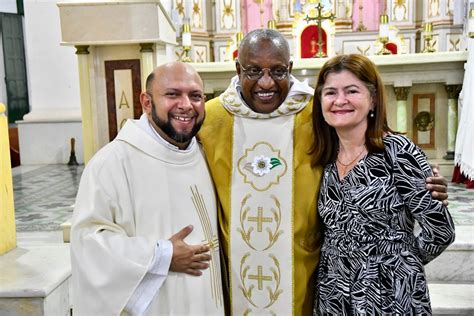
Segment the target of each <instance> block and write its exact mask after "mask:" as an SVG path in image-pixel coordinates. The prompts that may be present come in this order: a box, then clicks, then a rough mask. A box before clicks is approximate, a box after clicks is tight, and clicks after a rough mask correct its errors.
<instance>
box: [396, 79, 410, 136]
mask: <svg viewBox="0 0 474 316" xmlns="http://www.w3.org/2000/svg"><path fill="white" fill-rule="evenodd" d="M393 90H394V91H395V96H396V98H397V128H396V130H397V132H401V133H407V132H408V101H407V99H408V92H410V87H393Z"/></svg>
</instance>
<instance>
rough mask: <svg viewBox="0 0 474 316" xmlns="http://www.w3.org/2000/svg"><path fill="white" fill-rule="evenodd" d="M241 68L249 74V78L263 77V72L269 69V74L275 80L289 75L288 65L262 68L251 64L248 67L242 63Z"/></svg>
mask: <svg viewBox="0 0 474 316" xmlns="http://www.w3.org/2000/svg"><path fill="white" fill-rule="evenodd" d="M240 68H241V69H242V71H243V72H244V74H245V75H246V76H247V78H248V79H249V80H258V79H260V78H262V77H263V72H264V71H265V70H268V74H269V75H270V77H272V78H273V80H276V81H280V80H283V79H285V78H286V77H287V76H288V67H284V66H275V67H273V68H260V67H255V66H250V67H248V68H244V66H242V65H240Z"/></svg>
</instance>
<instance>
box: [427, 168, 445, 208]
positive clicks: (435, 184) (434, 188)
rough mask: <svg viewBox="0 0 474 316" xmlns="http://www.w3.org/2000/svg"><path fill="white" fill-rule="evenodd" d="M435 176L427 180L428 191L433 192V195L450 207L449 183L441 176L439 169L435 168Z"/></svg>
mask: <svg viewBox="0 0 474 316" xmlns="http://www.w3.org/2000/svg"><path fill="white" fill-rule="evenodd" d="M432 168H433V176H432V177H428V178H426V189H428V190H430V191H431V195H432V196H433V197H434V198H435V199H437V200H439V201H442V202H443V205H445V206H448V181H447V180H446V178H445V177H443V176H442V175H440V174H439V168H438V167H437V166H433V167H432Z"/></svg>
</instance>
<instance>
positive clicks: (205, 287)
mask: <svg viewBox="0 0 474 316" xmlns="http://www.w3.org/2000/svg"><path fill="white" fill-rule="evenodd" d="M190 224H191V225H193V226H194V230H193V231H192V232H191V234H190V235H189V236H188V237H186V239H185V242H186V243H188V244H193V245H194V244H201V243H207V244H209V245H210V246H211V252H210V253H211V256H212V260H211V261H210V267H209V268H208V269H206V270H203V275H202V276H199V277H196V276H191V275H188V274H184V273H175V272H171V271H168V270H167V269H166V271H155V270H154V269H153V267H154V266H159V262H158V263H157V262H154V256H155V250H156V245H157V241H158V240H166V239H169V238H170V237H171V236H173V235H174V234H175V233H177V232H178V231H179V230H181V229H182V228H183V227H185V226H187V225H190ZM217 234H218V231H217V215H216V202H215V192H214V188H213V184H212V180H211V178H210V175H209V172H208V169H207V165H206V162H205V160H204V156H203V153H202V151H201V148H200V146H199V145H198V144H197V143H195V144H194V145H193V146H190V148H188V150H185V151H180V150H178V149H172V148H171V147H170V146H166V145H165V144H163V142H158V141H157V140H156V139H154V138H153V137H151V136H150V135H149V134H147V133H146V132H145V131H144V130H143V129H141V128H140V127H139V126H138V125H137V121H131V120H129V121H128V122H127V123H126V124H125V126H124V127H123V128H122V130H121V131H120V133H119V134H118V136H117V138H116V139H115V140H114V141H112V142H111V143H109V144H107V145H106V146H105V147H104V148H103V149H101V150H100V151H99V152H98V153H97V154H96V155H95V156H94V157H93V158H92V159H91V161H90V162H89V163H88V164H87V166H86V168H85V170H84V173H83V175H82V178H81V184H80V187H79V191H78V195H77V199H76V206H75V209H74V216H73V223H72V229H71V261H72V268H73V274H72V284H73V295H74V297H73V304H74V306H73V308H74V314H75V315H120V314H122V313H123V310H124V307H125V306H126V305H127V303H128V302H129V300H130V298H131V297H132V295H133V296H134V297H136V296H138V300H139V301H140V293H136V290H137V287H138V289H142V288H144V289H145V288H146V286H145V287H144V286H143V285H144V283H146V284H149V283H152V284H153V274H157V275H159V274H162V275H161V277H162V278H163V275H164V277H165V280H164V282H163V284H162V285H161V287H159V286H155V289H154V291H155V293H156V294H154V298H153V300H152V301H151V303H150V305H149V308H148V310H147V315H191V314H192V315H223V314H224V305H223V304H224V302H223V296H222V282H221V272H220V260H219V242H218V235H217ZM158 250H159V249H158ZM155 260H157V259H156V258H155ZM158 260H159V259H158ZM153 262H154V263H155V264H154V265H153V266H152V263H153ZM150 280H151V282H150ZM146 284H145V285H146ZM156 284H158V283H155V285H156ZM139 285H140V287H139ZM151 288H152V289H153V286H152V287H151ZM144 295H145V294H144ZM152 297H153V295H152Z"/></svg>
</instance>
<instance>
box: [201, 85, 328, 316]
mask: <svg viewBox="0 0 474 316" xmlns="http://www.w3.org/2000/svg"><path fill="white" fill-rule="evenodd" d="M292 83H293V84H292V88H291V90H290V93H289V95H288V97H287V98H286V100H285V102H284V103H283V104H281V105H280V107H279V108H278V109H277V110H276V111H274V112H272V113H269V114H262V113H256V112H253V111H252V110H251V109H250V108H248V107H247V105H246V104H245V103H244V102H243V101H242V98H241V97H240V93H239V92H238V89H239V87H238V78H237V77H234V79H233V80H232V83H231V85H230V86H229V88H228V89H227V90H226V91H225V92H224V93H223V94H222V95H221V96H220V97H219V98H215V99H213V100H210V101H209V102H207V104H206V119H205V122H204V125H203V127H202V128H201V132H200V133H199V138H200V140H201V142H202V143H203V145H204V150H205V153H206V157H207V160H208V163H209V167H210V170H211V174H212V177H213V179H214V182H215V184H216V187H217V192H218V196H219V201H220V207H221V210H220V213H219V224H220V233H221V238H222V243H221V245H222V246H223V251H224V255H225V260H226V262H225V264H226V269H227V274H228V275H227V276H228V278H229V292H230V293H229V295H230V304H231V311H232V314H233V315H257V314H265V315H291V314H293V315H311V314H312V306H313V300H314V297H313V293H314V286H315V285H314V282H312V276H313V272H314V270H315V268H316V265H317V263H318V260H319V247H320V231H319V227H318V222H317V210H316V202H317V195H318V191H319V183H320V177H321V169H320V168H312V167H311V156H310V154H309V151H310V149H311V145H312V122H311V104H312V102H311V98H312V89H311V88H309V87H308V86H307V85H306V84H304V83H301V82H298V81H297V80H296V79H294V78H292Z"/></svg>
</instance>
